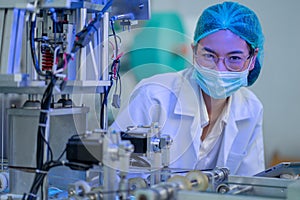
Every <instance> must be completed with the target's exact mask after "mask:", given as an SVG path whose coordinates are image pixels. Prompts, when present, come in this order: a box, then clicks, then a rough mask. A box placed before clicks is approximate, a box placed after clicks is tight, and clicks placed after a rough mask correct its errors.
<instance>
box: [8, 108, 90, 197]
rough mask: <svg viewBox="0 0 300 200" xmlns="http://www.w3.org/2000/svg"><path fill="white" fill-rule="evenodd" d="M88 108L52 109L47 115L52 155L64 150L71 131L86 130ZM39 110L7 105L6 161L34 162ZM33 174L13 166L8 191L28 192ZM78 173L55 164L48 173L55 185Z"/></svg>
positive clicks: (78, 176) (64, 183)
mask: <svg viewBox="0 0 300 200" xmlns="http://www.w3.org/2000/svg"><path fill="white" fill-rule="evenodd" d="M87 112H88V108H86V107H80V108H70V109H53V110H51V111H50V113H49V115H50V117H49V138H48V141H49V144H50V145H51V148H52V151H53V156H54V158H55V159H56V158H58V156H59V155H60V154H61V153H62V152H63V151H64V148H65V145H66V143H67V141H68V138H70V137H71V136H72V135H75V134H81V133H83V132H84V131H85V130H86V114H87ZM39 113H40V110H37V109H35V110H30V109H18V108H14V109H8V111H7V114H8V122H9V165H10V166H17V167H35V166H36V157H35V155H36V154H35V152H36V138H37V127H38V119H39ZM33 177H34V174H33V173H26V172H24V171H19V170H15V169H11V170H10V192H12V193H15V194H23V193H24V192H28V191H29V189H30V185H31V183H32V181H33ZM82 178H84V176H83V175H82V173H79V172H76V171H75V172H74V171H72V170H69V169H68V168H63V167H62V168H56V169H53V170H51V173H50V174H49V183H50V184H54V185H56V186H57V187H58V186H60V187H62V188H66V187H67V183H68V182H70V181H73V180H74V179H82Z"/></svg>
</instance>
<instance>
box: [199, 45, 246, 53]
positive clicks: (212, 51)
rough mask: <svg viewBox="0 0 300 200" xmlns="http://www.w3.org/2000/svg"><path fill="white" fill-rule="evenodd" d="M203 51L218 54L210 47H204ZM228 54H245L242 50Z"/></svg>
mask: <svg viewBox="0 0 300 200" xmlns="http://www.w3.org/2000/svg"><path fill="white" fill-rule="evenodd" d="M202 49H203V50H205V51H208V52H210V53H213V54H217V52H215V51H214V50H212V49H210V48H208V47H203V48H202ZM227 54H244V52H243V51H240V50H235V51H231V52H228V53H227Z"/></svg>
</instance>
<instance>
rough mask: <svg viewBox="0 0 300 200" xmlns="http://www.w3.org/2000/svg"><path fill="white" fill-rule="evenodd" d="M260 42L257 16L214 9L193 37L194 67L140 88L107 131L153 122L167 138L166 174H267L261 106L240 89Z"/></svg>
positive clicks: (232, 8)
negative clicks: (210, 171) (175, 171)
mask: <svg viewBox="0 0 300 200" xmlns="http://www.w3.org/2000/svg"><path fill="white" fill-rule="evenodd" d="M263 42H264V37H263V33H262V30H261V26H260V22H259V20H258V18H257V16H256V14H255V13H254V12H253V11H252V10H250V9H249V8H247V7H245V6H243V5H240V4H238V3H233V2H224V3H222V4H216V5H213V6H211V7H209V8H207V9H205V10H204V12H203V13H202V15H201V16H200V18H199V20H198V22H197V26H196V29H195V34H194V43H193V44H192V49H193V52H194V56H193V61H194V63H193V66H192V67H190V68H187V69H185V70H182V71H180V72H177V73H167V74H160V75H156V76H153V77H151V78H148V79H145V80H143V81H141V82H140V83H139V84H138V85H137V86H136V88H135V90H134V91H133V94H132V95H131V99H130V102H129V105H128V107H127V108H126V109H124V110H123V111H122V112H121V113H120V114H119V116H118V117H117V119H116V120H115V122H114V124H113V125H112V127H111V128H112V129H115V130H125V129H126V127H127V126H129V125H149V124H151V123H152V122H158V123H159V125H160V127H161V132H162V133H164V134H169V135H170V136H171V137H172V138H173V141H174V142H173V144H172V146H171V151H170V152H171V155H170V156H171V163H170V167H176V168H188V169H191V168H195V169H202V170H203V169H213V168H215V167H227V168H229V170H230V173H231V174H235V175H244V176H251V175H254V174H256V173H258V172H260V171H262V170H264V169H265V163H264V147H263V134H262V118H263V107H262V104H261V102H260V101H259V100H258V98H257V97H256V96H255V95H254V94H253V93H252V92H251V91H250V90H249V89H247V88H246V87H247V86H250V85H252V84H253V83H254V82H255V81H256V79H257V77H258V76H259V73H260V69H261V65H262V54H263Z"/></svg>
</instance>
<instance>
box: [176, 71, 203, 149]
mask: <svg viewBox="0 0 300 200" xmlns="http://www.w3.org/2000/svg"><path fill="white" fill-rule="evenodd" d="M190 73H191V70H190ZM190 73H188V74H186V75H185V76H183V77H182V79H181V81H182V82H181V84H179V85H180V86H178V88H179V89H178V91H177V97H178V101H177V103H176V105H175V108H174V113H175V114H179V115H186V116H190V117H191V119H192V120H191V121H190V123H191V125H190V127H191V128H190V131H188V130H187V132H190V134H191V138H192V140H193V146H194V150H195V153H196V155H198V153H199V147H200V134H201V132H202V131H201V124H200V118H199V117H200V114H199V113H200V106H199V88H198V85H197V84H196V83H195V82H193V81H191V80H190V77H191V75H190Z"/></svg>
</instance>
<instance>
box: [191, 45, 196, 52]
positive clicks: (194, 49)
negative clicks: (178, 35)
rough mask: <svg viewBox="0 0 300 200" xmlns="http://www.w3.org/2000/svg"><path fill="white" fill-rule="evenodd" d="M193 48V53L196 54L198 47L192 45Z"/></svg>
mask: <svg viewBox="0 0 300 200" xmlns="http://www.w3.org/2000/svg"><path fill="white" fill-rule="evenodd" d="M191 48H192V51H193V54H194V53H195V52H196V50H197V45H194V44H193V43H191Z"/></svg>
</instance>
